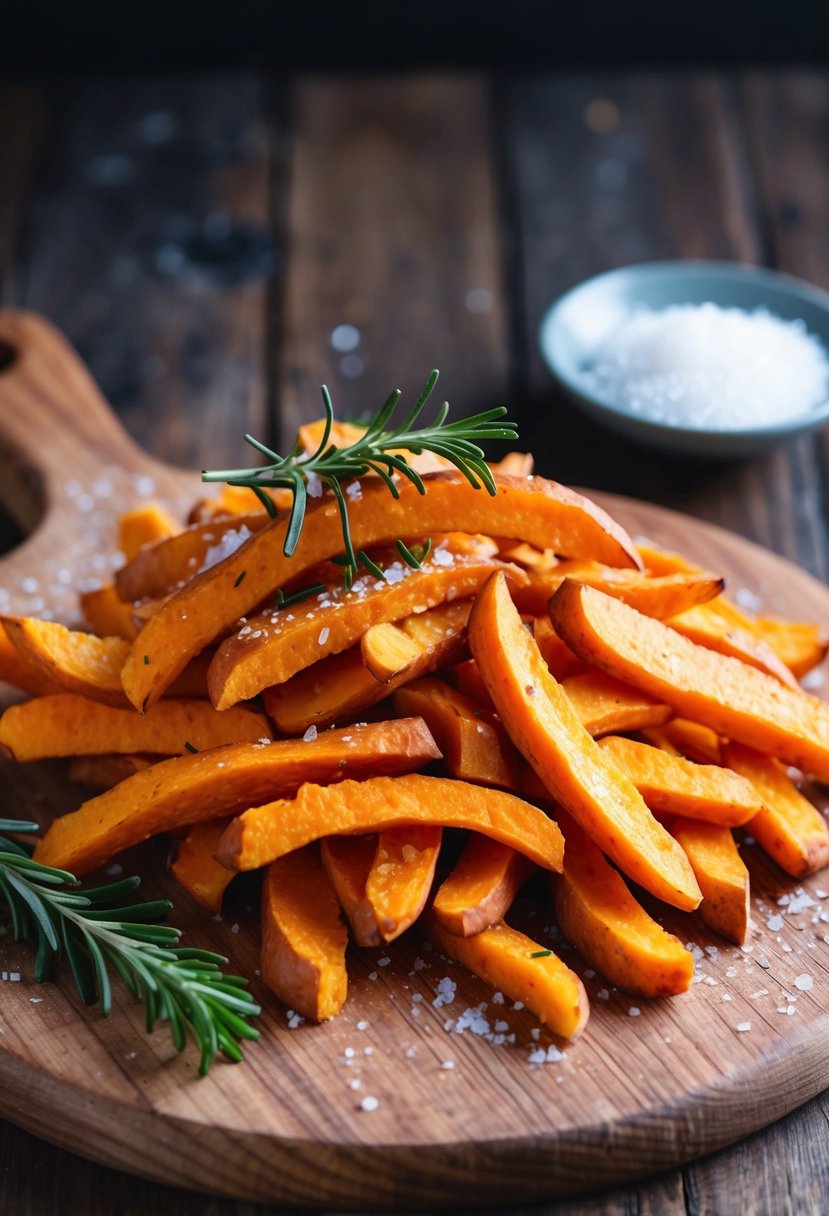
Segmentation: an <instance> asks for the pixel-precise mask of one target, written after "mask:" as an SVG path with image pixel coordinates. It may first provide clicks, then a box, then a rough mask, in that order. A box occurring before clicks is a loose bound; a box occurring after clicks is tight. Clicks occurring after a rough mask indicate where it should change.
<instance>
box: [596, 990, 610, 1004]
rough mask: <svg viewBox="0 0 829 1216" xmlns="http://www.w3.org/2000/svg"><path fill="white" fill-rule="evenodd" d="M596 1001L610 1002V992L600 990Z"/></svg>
mask: <svg viewBox="0 0 829 1216" xmlns="http://www.w3.org/2000/svg"><path fill="white" fill-rule="evenodd" d="M596 999H597V1000H599V1001H609V1000H610V993H609V992H608V990H607V989H606V988H600V989H599V991H598V992H597V993H596Z"/></svg>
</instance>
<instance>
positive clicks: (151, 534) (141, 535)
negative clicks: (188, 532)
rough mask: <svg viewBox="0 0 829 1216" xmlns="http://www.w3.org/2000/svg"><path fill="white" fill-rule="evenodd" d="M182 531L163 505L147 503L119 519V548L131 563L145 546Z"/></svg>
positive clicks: (125, 513) (126, 512)
mask: <svg viewBox="0 0 829 1216" xmlns="http://www.w3.org/2000/svg"><path fill="white" fill-rule="evenodd" d="M181 531H182V527H181V524H180V523H179V522H178V520H177V519H176V517H175V516H174V515H173V514H172V512H171V511H168V509H167V508H166V507H165V506H164V505H163V504H162V503H160V502H145V503H142V504H141V506H139V507H135V508H134V509H133V510H132V511H125V512H124V514H123V515H120V516H119V517H118V548H119V550H120V552H121V553H123V555H124V557H125V558H126V559H127V561H129V560H130V558H133V557H135V555H136V553H137V552H138V550H139V549H141V548H143V546H144V545H149V544H152V542H153V541H156V540H164V538H165V537H167V536H175V535H176V533H177V532H181Z"/></svg>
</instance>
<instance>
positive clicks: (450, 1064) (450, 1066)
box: [441, 1060, 455, 1072]
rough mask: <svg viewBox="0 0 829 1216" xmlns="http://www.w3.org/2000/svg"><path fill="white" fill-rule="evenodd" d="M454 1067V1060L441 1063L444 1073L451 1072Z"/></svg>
mask: <svg viewBox="0 0 829 1216" xmlns="http://www.w3.org/2000/svg"><path fill="white" fill-rule="evenodd" d="M454 1067H455V1061H454V1060H444V1061H443V1063H442V1064H441V1068H442V1069H443V1071H444V1072H451V1071H452V1069H453V1068H454Z"/></svg>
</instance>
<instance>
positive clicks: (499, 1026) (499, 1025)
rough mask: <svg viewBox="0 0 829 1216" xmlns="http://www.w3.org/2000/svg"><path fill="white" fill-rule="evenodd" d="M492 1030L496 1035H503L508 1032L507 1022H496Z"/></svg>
mask: <svg viewBox="0 0 829 1216" xmlns="http://www.w3.org/2000/svg"><path fill="white" fill-rule="evenodd" d="M493 1030H494V1031H495V1033H496V1034H504V1033H505V1031H507V1030H509V1022H503V1021H497V1022H496V1023H495V1025H494V1026H493Z"/></svg>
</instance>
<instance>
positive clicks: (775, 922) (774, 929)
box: [766, 912, 783, 933]
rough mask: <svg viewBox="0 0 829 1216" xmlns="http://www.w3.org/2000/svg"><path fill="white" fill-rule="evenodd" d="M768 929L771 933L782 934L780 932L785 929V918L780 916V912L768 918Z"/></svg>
mask: <svg viewBox="0 0 829 1216" xmlns="http://www.w3.org/2000/svg"><path fill="white" fill-rule="evenodd" d="M766 928H767V929H768V930H769V932H770V933H779V932H780V930H781V929H782V928H783V917H782V916H781V915H780V913H779V912H777V913H775V915H774V916H770V917H769V918H768V920H767V921H766Z"/></svg>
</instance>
